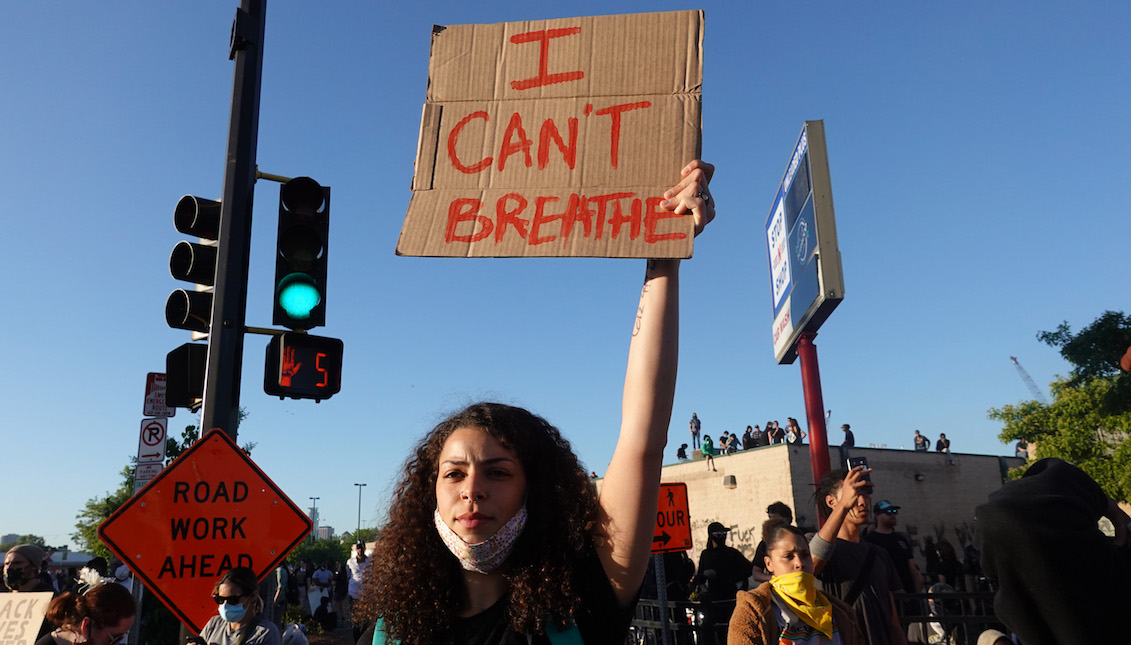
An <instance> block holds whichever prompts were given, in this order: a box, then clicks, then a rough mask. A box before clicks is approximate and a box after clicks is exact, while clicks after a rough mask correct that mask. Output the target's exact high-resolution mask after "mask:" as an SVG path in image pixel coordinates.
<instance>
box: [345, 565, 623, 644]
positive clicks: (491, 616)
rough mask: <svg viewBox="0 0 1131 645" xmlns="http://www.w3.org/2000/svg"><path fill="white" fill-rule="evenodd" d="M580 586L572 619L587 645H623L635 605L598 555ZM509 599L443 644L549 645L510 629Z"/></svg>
mask: <svg viewBox="0 0 1131 645" xmlns="http://www.w3.org/2000/svg"><path fill="white" fill-rule="evenodd" d="M578 582H579V584H580V585H581V590H580V596H581V606H580V607H579V608H578V610H577V612H576V613H575V614H574V616H573V621H574V623H575V624H576V625H577V628H578V630H579V631H580V632H581V640H582V642H584V643H585V645H606V644H607V645H621V644H622V643H624V641H625V637H626V636H627V634H628V626H629V623H630V622H631V621H632V612H633V608H634V607H635V605H636V601H635V600H633V601H632V602H631V603H629V606H628V607H627V608H621V606H620V603H619V602H618V601H617V597H616V594H614V593H613V588H612V585H610V584H609V579H608V576H606V575H605V569H604V567H602V566H601V560H600V559H599V558H598V557H597V555H596V554H593V555H592V556H591V557H589V558H586V559H585V560H583V561H582V563H581V565H580V569H579V571H578ZM509 602H510V601H509V599H508V598H507V597H506V596H503V597H502V598H501V599H500V600H499V601H498V602H496V603H495V604H494V605H492V606H491V607H489V608H488V609H486V610H485V611H482V612H480V613H478V614H476V615H474V616H470V617H468V618H456V619H455V621H454V623H453V625H452V631H451V634H450V638H445V639H444V640H442V641H441V643H443V644H445V645H528V644H531V645H549V643H550V639H549V638H548V637H547V636H546V635H545V634H537V635H535V636H534V637H533V639H532V640H530V641H528V640H527V638H526V635H525V634H521V633H518V632H516V631H514V629H513V628H511V625H510V621H508V620H507V617H506V613H507V612H506V610H507V605H508V603H509ZM373 629H374V628H373V627H372V626H371V627H370V628H369V629H367V630H366V631H365V633H364V634H362V635H361V638H359V639H358V641H357V645H372V643H373Z"/></svg>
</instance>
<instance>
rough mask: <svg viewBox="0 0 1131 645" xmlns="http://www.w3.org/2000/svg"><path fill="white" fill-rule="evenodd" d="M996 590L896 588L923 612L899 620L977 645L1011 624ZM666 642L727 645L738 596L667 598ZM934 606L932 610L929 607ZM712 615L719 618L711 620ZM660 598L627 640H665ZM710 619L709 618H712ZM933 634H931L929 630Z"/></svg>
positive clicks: (926, 635)
mask: <svg viewBox="0 0 1131 645" xmlns="http://www.w3.org/2000/svg"><path fill="white" fill-rule="evenodd" d="M993 597H994V592H992V591H955V592H946V593H938V592H936V593H897V594H895V600H896V607H898V608H901V609H902V608H903V607H904V606H905V605H906V603H907V602H912V603H914V602H917V603H919V604H920V605H921V606H922V607H923V615H909V614H907V613H906V612H902V611H901V612H900V616H899V621H900V624H901V625H902V626H903V627H904V629H910V628H913V627H914V626H916V625H917V626H919V633H920V634H921V635H922V639H921V640H919V639H917V640H909V641H908V642H909V643H910V644H911V645H914V644H915V643H923V644H924V645H926V644H928V643H930V644H931V645H935V644H937V645H975V643H977V642H978V635H979V634H981V633H982V632H983V631H985V630H987V629H998V630H1001V631H1003V632H1006V633H1008V631H1009V630H1008V629H1007V628H1006V627H1005V626H1004V625H1003V624H1002V623H1001V621H999V620H998V619H997V616H995V615H994V612H993ZM667 605H668V614H667V621H666V622H667V626H668V637H669V639H670V640H668V641H667V643H666V645H724V644H725V643H726V637H727V627H728V625H729V624H730V615H731V614H732V613H733V612H734V601H733V600H723V601H718V602H713V603H709V605H708V603H704V602H698V601H668V603H667ZM931 612H933V613H931ZM711 616H714V617H715V619H714V620H711ZM661 619H662V616H661V615H660V603H659V602H658V601H656V600H644V599H642V600H640V601H639V602H637V604H636V610H635V613H634V614H633V618H632V626H631V628H630V630H629V638H628V643H629V644H630V645H665V641H664V638H663V628H664V621H663V620H661ZM708 621H710V624H708ZM932 635H933V636H934V638H933V639H932V638H931V636H932Z"/></svg>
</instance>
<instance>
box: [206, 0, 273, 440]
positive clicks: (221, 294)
mask: <svg viewBox="0 0 1131 645" xmlns="http://www.w3.org/2000/svg"><path fill="white" fill-rule="evenodd" d="M266 24H267V0H241V2H240V8H239V9H237V10H236V18H235V22H234V24H233V25H232V36H231V42H230V44H229V50H228V58H229V59H230V60H234V61H235V62H236V69H235V78H234V80H233V82H232V111H231V117H230V119H229V122H228V150H227V155H226V157H225V158H226V159H227V164H226V166H225V168H224V190H223V193H222V197H221V198H220V236H219V242H220V244H219V247H218V249H217V257H216V284H215V285H214V286H213V291H212V294H213V296H212V325H211V329H210V330H209V335H208V362H207V371H206V373H205V377H204V403H203V411H202V423H201V430H202V431H207V430H210V429H212V428H220V429H221V430H223V431H224V432H225V433H226V434H227V435H228V436H229V437H231V438H232V441H235V440H236V425H237V424H238V423H239V408H240V377H241V372H242V366H243V335H244V327H245V315H246V312H247V276H248V259H249V256H250V255H251V211H252V203H253V201H254V200H253V195H254V192H255V156H256V147H257V143H258V139H259V95H260V87H261V85H262V78H263V37H264V32H265V28H266Z"/></svg>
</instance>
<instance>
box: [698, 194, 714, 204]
mask: <svg viewBox="0 0 1131 645" xmlns="http://www.w3.org/2000/svg"><path fill="white" fill-rule="evenodd" d="M695 196H696V197H698V198H699V199H702V200H703V203H704V204H710V203H711V196H710V195H708V194H707V193H705V192H703V191H699V193H698V194H697V195H695Z"/></svg>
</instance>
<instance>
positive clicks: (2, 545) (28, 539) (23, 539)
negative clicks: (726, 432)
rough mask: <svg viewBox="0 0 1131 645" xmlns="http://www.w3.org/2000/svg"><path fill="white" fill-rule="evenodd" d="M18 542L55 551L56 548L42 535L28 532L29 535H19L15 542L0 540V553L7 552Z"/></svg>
mask: <svg viewBox="0 0 1131 645" xmlns="http://www.w3.org/2000/svg"><path fill="white" fill-rule="evenodd" d="M17 544H35V545H38V546H40V547H43V549H44V550H45V551H53V550H54V549H55V547H52V546H48V545H47V542H46V540H44V539H43V538H42V537H41V536H39V535H35V534H33V533H28V534H27V535H21V536H19V537H17V538H16V541H15V542H0V553H7V552H8V549H10V548H12V547H14V546H16V545H17Z"/></svg>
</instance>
